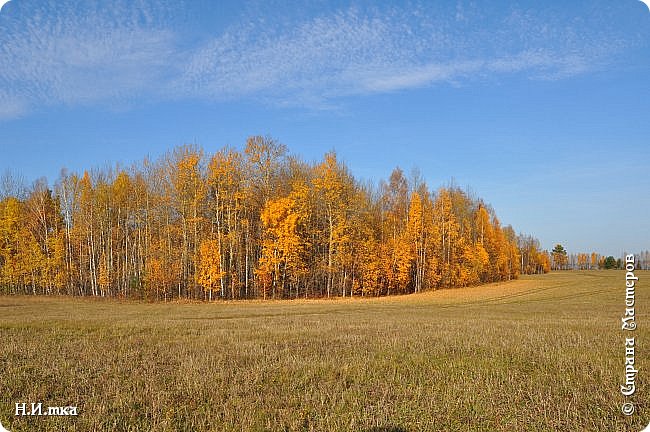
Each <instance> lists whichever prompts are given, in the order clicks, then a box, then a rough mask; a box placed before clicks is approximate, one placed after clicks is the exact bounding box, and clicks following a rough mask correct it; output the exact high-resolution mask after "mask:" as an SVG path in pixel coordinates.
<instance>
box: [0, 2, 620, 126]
mask: <svg viewBox="0 0 650 432" xmlns="http://www.w3.org/2000/svg"><path fill="white" fill-rule="evenodd" d="M11 6H15V10H12V11H9V12H10V14H12V16H13V18H11V17H9V18H8V17H6V16H0V25H1V26H3V27H6V29H7V30H6V31H4V29H3V32H2V35H0V118H12V117H16V116H19V115H21V114H25V113H27V112H29V111H30V110H32V109H35V108H38V107H41V106H56V105H59V104H61V105H68V106H77V105H89V104H98V103H99V104H113V103H123V102H125V101H126V102H129V101H135V102H136V103H137V102H138V101H148V100H156V99H186V98H201V99H208V100H217V101H219V100H232V99H241V98H256V99H260V100H263V101H266V102H268V103H271V104H277V105H308V106H311V107H319V106H324V105H328V104H330V103H331V102H332V101H336V100H338V99H339V98H341V97H345V96H350V95H365V94H374V93H383V92H391V91H399V90H404V89H410V88H418V87H423V86H430V85H435V84H437V83H446V82H453V83H458V82H460V83H468V82H472V81H473V80H480V79H483V78H485V77H486V76H489V77H491V76H505V75H509V74H518V73H524V74H526V76H528V77H529V78H531V79H562V78H566V77H571V76H575V75H578V74H582V73H585V72H588V71H590V70H592V69H594V68H595V67H600V66H602V65H603V64H606V63H607V61H608V59H609V57H610V56H611V55H612V54H613V53H615V52H616V51H619V50H620V49H621V48H622V47H624V46H626V45H627V44H629V43H630V41H629V40H626V39H625V38H619V37H614V36H615V35H613V34H612V33H611V32H607V31H603V30H602V26H601V27H600V28H599V27H598V26H597V25H595V23H594V22H590V21H589V19H585V18H584V17H578V18H575V17H571V16H564V17H562V16H560V17H559V18H558V17H557V16H553V15H552V14H551V15H548V16H542V15H539V14H535V13H531V12H526V11H522V10H520V9H517V8H511V9H509V10H507V11H505V10H504V11H490V14H491V15H490V16H487V15H486V12H485V11H481V10H479V9H478V8H477V7H470V6H468V5H463V4H462V3H461V2H459V3H457V4H456V5H455V6H454V7H448V8H446V9H445V8H437V9H435V8H433V9H432V8H431V7H429V6H427V5H426V4H423V5H420V6H418V5H411V7H409V8H408V10H406V9H401V8H399V7H391V8H389V7H383V8H367V9H364V10H361V9H356V8H353V7H350V8H346V9H343V10H327V11H318V12H317V13H316V14H314V15H313V16H310V17H307V18H305V17H301V18H295V19H284V20H282V24H277V22H279V21H280V20H275V19H274V18H275V17H268V16H260V17H247V18H246V19H244V18H243V17H242V19H241V20H240V21H238V22H233V23H231V24H230V25H228V26H225V27H223V26H222V27H221V28H218V29H217V30H211V29H209V28H205V29H201V33H200V34H201V37H200V38H197V39H198V42H194V43H191V44H188V42H187V40H189V38H186V37H185V36H186V35H185V33H186V28H184V27H183V26H181V25H178V23H174V22H173V20H172V19H170V16H169V5H167V8H163V6H162V5H161V4H156V3H152V2H145V1H139V2H116V3H115V2H114V3H111V4H110V5H103V6H102V5H100V6H96V7H94V6H82V7H80V6H79V5H78V4H76V5H72V4H68V3H66V2H65V1H61V2H56V3H51V4H44V5H43V6H42V7H41V8H40V9H36V10H28V8H29V7H30V6H28V3H24V4H23V3H21V2H20V1H15V2H12V4H11ZM179 7H182V6H180V4H179ZM7 9H8V8H7ZM4 13H5V12H3V14H4ZM595 19H596V18H593V20H595ZM598 19H602V18H598ZM593 20H592V21H593ZM270 22H273V23H274V25H269V23H270ZM486 23H487V24H486Z"/></svg>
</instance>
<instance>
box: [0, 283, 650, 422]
mask: <svg viewBox="0 0 650 432" xmlns="http://www.w3.org/2000/svg"><path fill="white" fill-rule="evenodd" d="M637 275H638V276H639V278H640V280H639V283H638V285H637V289H636V300H637V305H636V314H637V322H638V324H639V328H638V329H637V330H636V331H635V332H633V333H631V332H623V331H622V330H621V317H622V315H623V313H624V308H625V304H624V300H625V288H624V272H622V271H585V272H571V271H567V272H553V273H550V274H547V275H539V276H524V277H522V278H521V279H519V280H516V281H511V282H506V283H499V284H490V285H485V286H478V287H470V288H462V289H450V290H438V291H434V292H426V293H422V294H415V295H408V296H399V297H384V298H363V299H361V298H353V299H349V298H348V299H336V300H305V299H297V300H282V301H257V300H255V301H232V302H220V301H217V302H213V303H209V304H208V303H191V302H171V303H144V302H135V301H116V300H96V299H94V300H89V299H80V298H67V297H49V298H48V297H26V296H12V297H0V336H1V343H0V377H1V379H0V421H1V422H2V424H3V425H4V426H5V427H7V429H8V430H10V431H12V432H14V431H33V430H35V431H60V430H64V431H67V430H70V431H89V430H99V431H114V430H116V431H149V430H153V431H213V430H214V431H217V430H218V431H248V430H251V431H266V430H271V431H376V432H378V431H393V432H397V431H438V430H439V431H454V430H459V431H461V430H462V431H468V430H470V431H528V430H530V431H554V430H558V431H569V430H571V431H574V430H577V431H628V430H629V431H639V430H641V429H643V427H644V426H645V425H647V424H648V423H649V422H650V408H649V407H648V403H647V401H648V397H647V395H648V391H650V389H649V388H648V385H647V382H648V379H647V378H646V377H647V376H648V374H649V373H650V362H649V361H648V360H647V359H648V358H649V357H650V351H649V350H648V349H647V348H646V347H647V346H648V344H649V343H650V330H649V329H650V324H646V323H647V322H648V317H649V315H650V314H648V305H650V290H649V289H648V283H647V282H646V280H647V278H648V277H650V273H649V272H638V273H637ZM631 335H633V336H635V338H636V340H637V349H636V367H637V369H638V370H639V375H638V376H637V390H636V393H635V395H634V396H633V397H632V398H631V399H630V400H631V401H633V402H634V403H635V405H636V409H637V411H636V413H635V414H634V415H633V416H631V417H625V416H624V415H622V414H621V412H620V406H621V404H622V403H623V401H624V399H623V397H622V396H621V393H620V390H619V389H620V385H621V384H622V383H623V382H624V356H625V351H624V342H625V337H626V336H627V337H629V336H631ZM17 402H28V403H31V402H42V403H43V406H77V407H78V410H79V415H78V416H76V417H21V416H18V417H17V416H15V415H14V410H15V403H17Z"/></svg>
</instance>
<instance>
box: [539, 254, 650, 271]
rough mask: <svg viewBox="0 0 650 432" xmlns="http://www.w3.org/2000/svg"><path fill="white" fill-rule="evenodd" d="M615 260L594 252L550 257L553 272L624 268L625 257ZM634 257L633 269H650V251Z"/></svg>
mask: <svg viewBox="0 0 650 432" xmlns="http://www.w3.org/2000/svg"><path fill="white" fill-rule="evenodd" d="M626 255H627V252H625V253H623V256H622V258H615V257H613V256H611V255H610V256H605V255H600V254H598V253H596V252H591V253H573V254H569V255H567V256H566V257H565V258H564V259H558V258H557V255H555V254H552V256H551V263H552V264H551V267H552V268H553V269H554V270H555V269H557V270H596V269H598V270H602V269H605V270H609V269H623V268H625V256H626ZM633 255H634V263H635V267H636V268H637V269H638V270H649V269H650V251H643V252H639V253H636V254H633Z"/></svg>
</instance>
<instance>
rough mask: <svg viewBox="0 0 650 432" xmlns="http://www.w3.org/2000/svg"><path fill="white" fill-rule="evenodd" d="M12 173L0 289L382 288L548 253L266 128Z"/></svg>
mask: <svg viewBox="0 0 650 432" xmlns="http://www.w3.org/2000/svg"><path fill="white" fill-rule="evenodd" d="M5 180H6V179H5ZM5 183H7V184H10V183H11V182H8V181H5ZM5 189H12V188H5ZM13 189H14V190H13V191H9V192H5V193H4V194H2V196H0V199H1V200H0V289H1V290H2V291H4V292H5V293H27V294H68V295H78V296H109V297H129V298H146V299H158V300H161V299H165V300H166V299H172V298H188V299H205V300H212V299H215V298H223V299H240V298H265V299H266V298H296V297H331V296H344V297H345V296H380V295H390V294H401V293H412V292H419V291H422V290H430V289H436V288H440V287H460V286H467V285H475V284H480V283H487V282H495V281H504V280H509V279H513V278H516V277H517V276H518V275H519V274H520V273H544V272H548V271H549V269H550V265H551V262H550V256H549V254H548V253H547V252H544V251H541V248H540V246H539V242H538V241H537V240H536V239H534V238H533V237H531V236H525V235H519V236H517V235H516V234H515V231H514V230H513V228H512V227H511V226H502V225H501V223H500V221H499V219H498V218H497V216H496V214H495V212H494V210H493V209H492V208H491V207H490V206H489V205H487V204H485V203H484V202H483V201H482V200H480V199H478V198H476V197H474V196H472V195H471V194H470V193H468V192H465V191H463V190H461V189H460V188H458V187H456V186H454V185H450V186H447V187H441V188H439V189H438V190H436V191H430V190H429V189H428V186H427V185H426V183H425V182H424V181H422V179H421V178H419V176H417V175H415V176H413V178H411V179H407V177H406V176H405V175H404V173H403V172H402V170H400V169H399V168H396V169H395V170H394V171H393V172H392V173H391V175H390V177H389V178H388V179H387V180H386V181H382V182H380V183H379V184H372V183H362V182H360V181H358V180H356V179H355V178H354V177H353V176H352V175H351V173H350V171H349V169H348V168H347V167H346V166H345V164H344V163H342V162H341V161H340V160H339V159H338V158H337V156H336V154H335V153H334V152H330V153H327V154H325V155H324V157H323V159H322V161H320V162H317V163H307V162H305V161H303V160H301V159H300V158H297V157H295V156H292V155H290V154H288V152H287V149H286V147H285V146H284V145H282V144H280V143H279V142H277V141H275V140H273V139H271V138H267V137H259V136H256V137H251V138H249V139H248V140H247V142H246V146H245V148H244V150H243V151H238V150H236V149H233V148H222V149H220V150H219V151H217V152H216V153H214V154H211V155H206V154H205V152H204V151H203V149H202V148H200V147H199V146H196V145H184V146H179V147H176V148H174V149H173V150H171V151H169V152H168V153H166V154H165V155H164V156H162V157H160V158H159V159H158V160H155V161H151V160H148V159H145V160H143V161H142V162H141V163H139V164H136V165H134V166H132V167H130V168H128V169H125V168H120V167H115V168H107V169H103V170H93V171H92V172H88V171H86V172H83V173H81V174H76V173H68V172H67V171H65V170H63V171H62V172H61V175H60V176H59V178H58V179H57V181H56V182H55V184H54V185H53V187H52V188H50V187H49V186H48V184H47V182H46V181H45V180H44V179H41V180H38V181H36V182H35V183H34V184H33V186H32V187H31V188H30V189H29V190H28V191H22V192H21V191H19V190H17V188H15V187H14V188H13Z"/></svg>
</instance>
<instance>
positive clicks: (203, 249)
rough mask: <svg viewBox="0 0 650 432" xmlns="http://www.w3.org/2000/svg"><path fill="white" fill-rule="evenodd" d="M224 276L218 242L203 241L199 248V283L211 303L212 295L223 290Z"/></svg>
mask: <svg viewBox="0 0 650 432" xmlns="http://www.w3.org/2000/svg"><path fill="white" fill-rule="evenodd" d="M223 275H224V271H223V270H222V266H221V254H220V252H219V242H218V240H214V239H211V240H203V241H202V242H201V245H200V247H199V266H198V271H197V282H198V284H199V285H201V286H202V287H203V289H204V290H205V291H206V292H207V293H208V299H209V300H210V301H211V300H212V293H213V292H215V291H220V290H221V287H222V280H223Z"/></svg>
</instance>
